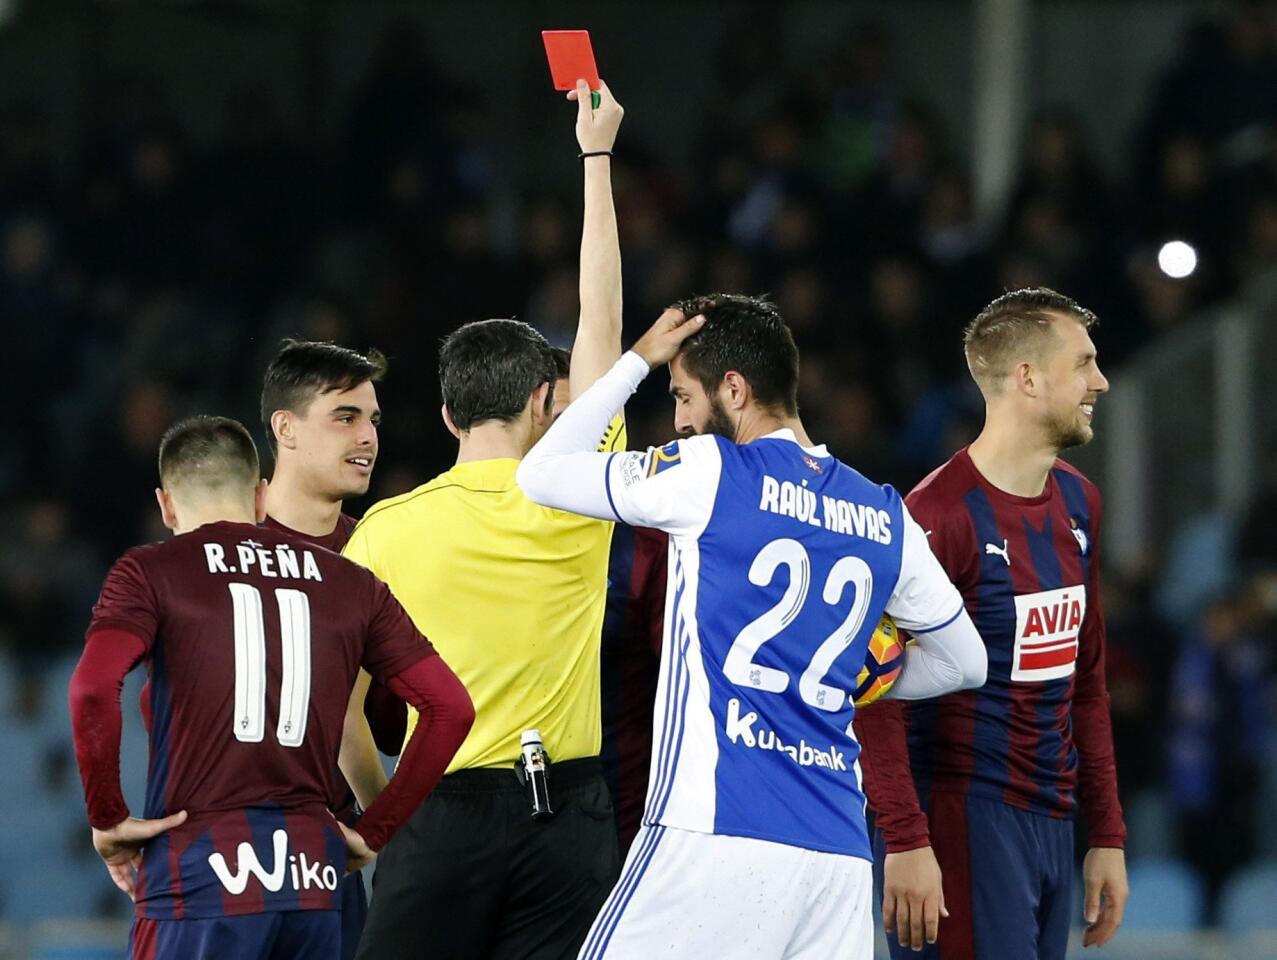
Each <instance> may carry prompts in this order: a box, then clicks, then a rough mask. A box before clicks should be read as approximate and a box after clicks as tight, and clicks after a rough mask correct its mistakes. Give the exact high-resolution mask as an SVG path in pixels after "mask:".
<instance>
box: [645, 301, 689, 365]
mask: <svg viewBox="0 0 1277 960" xmlns="http://www.w3.org/2000/svg"><path fill="white" fill-rule="evenodd" d="M704 324H705V318H704V317H703V316H701V315H700V314H697V315H696V316H694V317H687V316H685V315H684V314H683V311H682V310H676V309H674V308H673V307H670V308H669V309H668V310H666V311H665V312H664V313H662V314H661V316H660V318H659V319H657V321H656V323H654V324H652V326H651V329H649V330H648V331H647V333H645V334H643V336H641V337H639V339H638V343H636V344H634V346H633V347H631V348H630V349H631V350H633V351H634V352H635V353H637V354H638V355H639V356H640V357H642V358H643V359H644V360H646V361H647V365H648V366H649V367H658V366H660V365H661V364H662V363H669V362H670V361H671V360H673V359H674V356H675V355H676V354H677V353H678V351H679V348H680V347H682V346H683V341H684V340H686V339H687V338H688V337H690V336H691V335H692V334H694V333H696V332H697V331H698V330H700V328H701V327H702V326H704Z"/></svg>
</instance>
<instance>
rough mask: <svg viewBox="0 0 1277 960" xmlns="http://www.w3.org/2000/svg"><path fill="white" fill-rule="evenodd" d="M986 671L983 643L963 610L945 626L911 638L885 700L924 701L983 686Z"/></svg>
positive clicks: (986, 663)
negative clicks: (897, 675) (902, 662)
mask: <svg viewBox="0 0 1277 960" xmlns="http://www.w3.org/2000/svg"><path fill="white" fill-rule="evenodd" d="M988 669H989V657H988V652H987V651H986V650H985V647H984V641H982V640H981V639H980V634H979V632H978V631H977V630H976V628H975V624H974V623H972V622H971V616H970V614H968V613H967V611H966V610H965V609H961V610H960V611H959V612H958V615H957V617H956V618H955V619H954V620H953V621H952V622H951V623H948V624H945V625H943V626H940V627H936V628H934V629H931V630H928V631H920V632H917V633H915V634H914V636H913V642H911V643H909V644H907V645H906V646H905V659H904V665H903V666H902V667H901V669H900V676H899V677H898V678H897V680H896V682H895V683H894V684H893V685H892V687H891V690H890V691H889V692H888V693H887V696H888V697H890V698H891V699H893V700H924V699H927V698H928V697H938V696H941V695H942V694H946V693H952V692H954V691H955V690H972V689H975V688H977V687H982V686H984V681H985V678H986V676H987V674H988Z"/></svg>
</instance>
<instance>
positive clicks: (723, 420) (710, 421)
mask: <svg viewBox="0 0 1277 960" xmlns="http://www.w3.org/2000/svg"><path fill="white" fill-rule="evenodd" d="M701 433H716V434H718V435H719V436H720V437H726V438H727V439H728V440H731V441H732V442H733V443H734V442H735V441H736V426H735V425H734V424H733V423H732V421H731V419H730V418H729V417H728V416H727V411H726V410H725V409H724V408H723V405H722V403H720V402H719V399H718V397H714V396H711V397H710V398H709V417H707V418H706V420H705V426H704V427H702V428H701Z"/></svg>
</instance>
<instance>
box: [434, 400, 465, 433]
mask: <svg viewBox="0 0 1277 960" xmlns="http://www.w3.org/2000/svg"><path fill="white" fill-rule="evenodd" d="M439 415H440V416H441V417H443V425H444V426H445V427H447V428H448V432H449V433H450V434H452V435H453V436H454V437H456V438H457V439H458V440H460V439H461V431H460V430H458V429H457V425H456V424H455V423H453V422H452V414H450V413H449V412H448V405H447V404H446V403H445V404H443V405H442V406H440V407H439Z"/></svg>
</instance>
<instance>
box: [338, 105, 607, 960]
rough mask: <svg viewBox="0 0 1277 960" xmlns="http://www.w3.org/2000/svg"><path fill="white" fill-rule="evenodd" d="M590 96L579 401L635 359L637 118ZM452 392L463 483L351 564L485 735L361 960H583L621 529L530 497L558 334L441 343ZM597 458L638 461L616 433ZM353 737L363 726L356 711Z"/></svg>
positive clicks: (463, 334)
mask: <svg viewBox="0 0 1277 960" xmlns="http://www.w3.org/2000/svg"><path fill="white" fill-rule="evenodd" d="M579 89H580V91H581V92H584V96H583V97H578V96H577V94H578V91H572V93H571V94H569V99H576V100H578V113H577V139H578V140H579V142H580V146H581V151H582V160H581V162H582V164H583V167H584V177H585V215H584V226H583V229H582V236H581V318H580V323H579V326H578V330H577V337H576V342H575V344H574V346H573V351H572V363H571V376H570V390H571V392H572V393H573V394H579V393H580V392H581V391H583V390H585V389H586V388H587V387H588V386H589V385H590V384H591V383H593V382H594V381H595V380H596V379H597V378H598V377H599V376H601V375H602V374H603V373H605V372H606V371H607V370H608V369H609V367H610V366H611V364H612V363H613V362H615V360H616V359H617V358H618V357H619V356H620V353H621V279H620V251H619V246H618V242H617V234H616V216H615V212H614V209H613V203H612V187H611V171H610V166H611V160H610V154H611V148H612V144H613V142H614V140H615V138H616V132H617V129H618V127H619V125H620V121H621V115H622V110H621V107H620V105H619V104H618V103H617V102H616V100H615V99H614V98H613V97H612V96H611V94H610V93H609V92H608V90H607V88H606V87H604V88H603V90H602V91H601V97H600V104H599V106H598V107H597V108H595V109H593V110H592V109H591V107H590V95H589V92H588V88H586V87H585V86H584V84H581V85H580V86H579ZM439 378H440V386H441V389H442V393H443V399H444V418H445V421H446V423H447V425H448V429H449V430H450V431H451V432H452V433H453V434H454V435H455V436H456V437H457V438H458V440H459V441H460V443H459V449H458V455H457V463H456V465H455V466H454V467H453V468H452V469H451V470H449V471H447V472H446V473H444V474H441V475H440V476H438V477H436V478H435V479H434V480H431V481H430V482H429V483H427V484H425V485H423V486H421V487H418V488H417V489H415V490H413V491H412V492H410V493H407V494H404V495H403V496H400V497H396V498H393V499H391V500H386V501H383V502H381V503H379V504H376V505H375V506H373V507H372V508H371V509H370V510H369V511H368V512H367V514H365V516H364V519H363V520H362V521H361V522H360V524H359V526H358V527H357V528H356V529H355V532H354V534H353V535H352V537H351V539H350V542H349V544H348V545H347V546H346V549H345V554H346V556H348V557H350V558H351V559H352V560H354V561H356V562H357V563H361V564H363V565H364V566H366V567H368V568H369V569H370V570H372V571H373V572H374V573H376V574H377V576H379V577H380V578H381V579H382V580H384V581H385V582H386V583H387V584H389V586H390V588H391V590H392V591H393V592H394V594H395V596H396V597H397V598H398V599H399V601H400V602H401V603H402V604H403V605H404V607H405V608H406V609H407V610H408V612H409V614H410V615H411V616H412V618H413V620H414V621H415V622H416V625H417V627H418V628H419V629H420V630H421V631H422V632H423V633H424V634H425V635H426V636H428V637H429V638H430V640H431V642H432V643H433V644H434V645H435V647H436V649H438V650H439V653H440V654H441V655H442V656H443V657H445V658H446V659H447V661H448V664H449V665H450V666H451V667H452V668H453V670H454V671H456V673H457V675H458V676H459V677H460V678H461V680H462V682H463V683H464V684H465V686H466V689H467V690H468V691H469V693H470V696H471V698H472V699H473V701H474V704H475V713H476V719H475V723H474V726H473V728H472V729H471V731H470V735H469V736H468V737H467V738H466V740H465V742H464V743H463V744H462V746H461V749H460V750H458V751H457V754H456V757H455V758H454V760H453V762H452V765H451V766H450V767H449V768H448V773H447V775H446V776H445V777H444V778H443V780H442V781H441V782H440V784H439V786H438V787H437V788H436V789H435V791H434V793H433V794H432V795H431V796H430V798H429V799H428V800H427V801H426V802H425V803H424V804H423V805H422V807H421V808H420V809H418V810H417V812H416V813H415V814H414V815H413V817H412V819H411V820H410V821H409V822H408V824H407V825H405V827H404V828H403V829H402V830H401V831H400V833H399V834H398V835H397V836H396V837H395V839H394V840H393V841H392V842H391V843H390V844H388V845H387V847H386V849H385V850H384V851H382V853H381V855H380V857H379V863H378V867H377V873H376V877H375V879H374V886H373V899H372V905H371V908H370V910H369V915H368V921H367V925H366V926H365V928H364V935H363V939H362V940H361V942H360V947H359V952H358V954H357V957H358V958H366V960H396V958H413V960H417V958H431V960H445V958H456V960H479V958H499V960H516V958H529V960H531V958H536V960H558V958H570V957H575V956H576V954H577V951H578V950H579V948H580V946H581V943H582V942H583V941H584V939H585V936H586V934H587V932H588V931H589V928H590V924H591V922H592V921H593V919H594V917H595V915H596V914H597V913H598V910H599V908H600V907H601V906H602V904H603V901H604V900H605V899H606V897H607V895H608V893H609V891H610V890H611V887H612V885H613V883H614V882H615V880H616V878H617V875H618V873H619V868H620V864H619V857H618V852H617V842H616V828H615V825H614V822H613V812H612V803H611V800H610V798H609V794H608V790H607V786H606V785H605V783H604V781H603V777H602V773H601V768H600V764H599V759H598V753H599V746H600V715H599V644H600V631H601V629H602V623H603V611H604V601H605V597H606V589H607V565H608V550H609V544H610V541H611V536H612V524H611V523H607V522H603V521H598V520H592V519H587V518H583V517H579V516H575V515H573V514H567V513H561V512H559V511H556V510H549V509H546V508H543V507H539V506H537V505H536V504H534V503H532V501H530V500H528V499H527V498H526V497H525V496H524V495H523V493H522V492H521V491H520V490H519V487H518V485H517V484H516V483H515V480H514V474H515V469H516V468H517V467H518V465H519V460H520V458H521V457H522V456H523V455H524V454H525V453H526V452H527V451H528V450H529V449H530V448H531V447H532V445H533V444H534V443H535V442H536V440H537V439H539V438H540V436H541V435H542V434H543V433H544V432H545V430H546V429H547V428H548V426H549V424H550V421H551V419H552V415H553V414H552V406H553V401H554V381H555V379H556V371H555V364H554V357H553V354H552V352H551V348H550V346H549V344H548V343H547V342H546V340H545V338H544V337H542V336H541V334H539V333H537V331H535V330H534V329H533V328H532V327H530V326H528V325H527V324H525V323H520V322H517V321H514V320H486V321H481V322H478V323H471V324H467V325H466V326H463V327H462V328H460V329H459V330H457V331H455V332H454V333H453V334H452V335H450V336H449V337H448V338H447V340H445V341H444V344H443V347H442V349H441V351H440V358H439ZM600 448H601V449H604V450H624V449H625V428H624V425H623V423H622V422H621V421H620V419H619V418H618V420H616V421H614V422H613V423H612V424H611V426H610V427H609V429H608V431H607V434H606V436H603V437H601V438H600ZM416 719H417V718H416V716H415V715H411V716H410V719H409V728H408V729H409V733H410V734H411V732H412V728H413V725H415V723H416ZM352 722H353V723H360V722H362V712H361V710H360V708H359V705H358V704H352V709H351V714H350V717H348V724H349V723H352ZM533 729H535V730H539V731H540V734H541V738H542V741H543V743H544V745H545V751H546V753H548V755H549V757H550V759H551V761H552V764H551V768H550V772H549V804H550V808H551V809H552V810H553V816H551V817H549V818H548V819H536V820H534V819H533V817H532V812H533V811H532V799H531V793H530V792H529V791H528V790H527V789H526V788H525V786H524V785H523V784H522V783H521V781H520V780H519V779H518V778H517V777H516V773H515V766H516V762H517V761H519V759H520V755H521V751H520V738H521V735H522V734H523V733H524V731H527V730H533ZM356 790H357V792H360V785H356ZM365 792H366V791H365ZM360 799H361V801H362V800H365V796H364V795H362V793H361V796H360Z"/></svg>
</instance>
